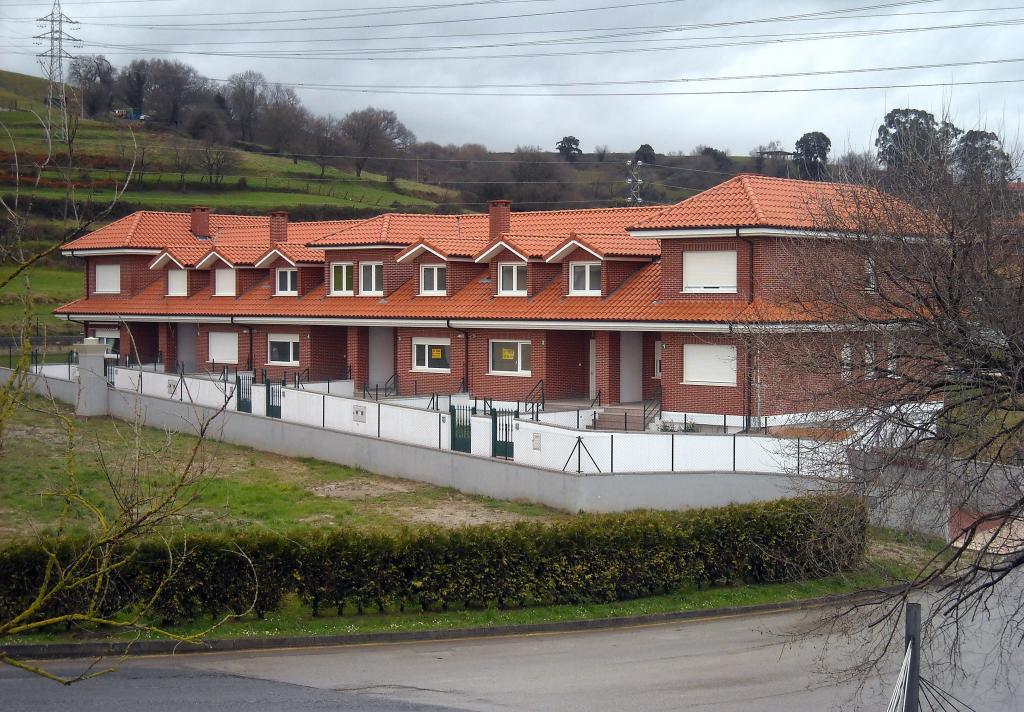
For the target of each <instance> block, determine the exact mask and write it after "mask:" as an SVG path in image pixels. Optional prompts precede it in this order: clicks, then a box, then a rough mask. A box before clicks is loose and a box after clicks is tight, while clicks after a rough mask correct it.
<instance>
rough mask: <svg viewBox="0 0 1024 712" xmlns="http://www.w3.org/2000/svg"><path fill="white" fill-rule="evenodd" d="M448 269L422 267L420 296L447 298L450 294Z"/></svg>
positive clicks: (442, 266) (441, 266) (436, 266)
mask: <svg viewBox="0 0 1024 712" xmlns="http://www.w3.org/2000/svg"><path fill="white" fill-rule="evenodd" d="M447 272H448V270H447V268H446V267H445V266H444V265H422V266H421V267H420V294H426V295H431V296H441V297H443V296H445V295H446V294H447V293H448V284H447Z"/></svg>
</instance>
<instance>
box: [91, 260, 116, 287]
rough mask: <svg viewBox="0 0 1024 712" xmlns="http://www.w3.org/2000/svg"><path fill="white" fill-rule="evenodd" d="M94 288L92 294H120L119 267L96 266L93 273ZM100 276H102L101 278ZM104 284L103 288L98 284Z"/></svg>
mask: <svg viewBox="0 0 1024 712" xmlns="http://www.w3.org/2000/svg"><path fill="white" fill-rule="evenodd" d="M95 275H96V276H95V279H96V288H95V289H94V290H93V293H94V294H120V293H121V265H120V264H117V263H115V264H107V265H96V272H95ZM101 275H102V276H101ZM101 282H102V283H104V284H103V286H100V284H101Z"/></svg>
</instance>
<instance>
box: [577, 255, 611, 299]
mask: <svg viewBox="0 0 1024 712" xmlns="http://www.w3.org/2000/svg"><path fill="white" fill-rule="evenodd" d="M577 267H582V268H583V269H584V270H585V272H584V274H585V275H586V276H585V278H584V280H583V281H584V283H585V286H584V288H583V289H576V274H575V272H576V268H577ZM595 267H596V268H597V270H598V274H597V286H596V287H595V286H594V284H593V275H594V273H593V269H594V268H595ZM603 267H604V265H602V264H601V263H600V262H570V263H569V294H571V295H575V296H584V297H599V296H601V279H602V278H603V277H604V269H603Z"/></svg>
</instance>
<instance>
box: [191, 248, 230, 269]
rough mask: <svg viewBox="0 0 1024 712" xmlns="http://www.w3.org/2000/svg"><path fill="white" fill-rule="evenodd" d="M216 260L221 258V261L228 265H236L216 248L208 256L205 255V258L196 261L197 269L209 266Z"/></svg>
mask: <svg viewBox="0 0 1024 712" xmlns="http://www.w3.org/2000/svg"><path fill="white" fill-rule="evenodd" d="M215 260H220V261H221V262H223V263H224V264H226V265H227V266H228V267H231V268H234V265H233V264H231V263H230V262H229V261H228V260H227V258H226V257H224V256H223V255H221V254H220V253H218V252H217V251H216V250H214V251H213V252H211V253H210V254H208V255H207V256H206V257H204V258H203V259H201V260H199V261H198V262H196V269H206V268H207V267H209V266H210V265H212V264H213V263H214V261H215Z"/></svg>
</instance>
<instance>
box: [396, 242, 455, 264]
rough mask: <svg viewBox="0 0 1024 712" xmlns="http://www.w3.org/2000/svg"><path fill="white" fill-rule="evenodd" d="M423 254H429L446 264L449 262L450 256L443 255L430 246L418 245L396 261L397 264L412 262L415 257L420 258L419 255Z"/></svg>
mask: <svg viewBox="0 0 1024 712" xmlns="http://www.w3.org/2000/svg"><path fill="white" fill-rule="evenodd" d="M421 252H429V253H430V254H432V255H434V256H435V257H437V258H438V259H440V260H444V261H445V262H447V261H448V256H447V255H442V254H441V253H440V252H438V251H437V250H435V249H433V248H432V247H430V246H429V245H416V247H414V248H412V249H411V250H409V251H408V252H406V253H405V254H404V255H399V256H398V258H397V259H396V260H395V262H405V261H406V260H411V259H413V258H414V257H417V256H419V254H420V253H421Z"/></svg>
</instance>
